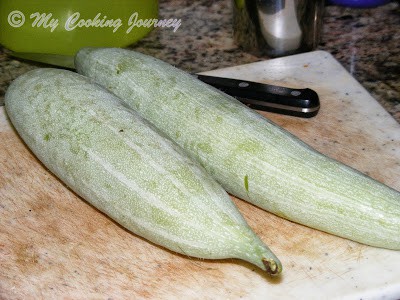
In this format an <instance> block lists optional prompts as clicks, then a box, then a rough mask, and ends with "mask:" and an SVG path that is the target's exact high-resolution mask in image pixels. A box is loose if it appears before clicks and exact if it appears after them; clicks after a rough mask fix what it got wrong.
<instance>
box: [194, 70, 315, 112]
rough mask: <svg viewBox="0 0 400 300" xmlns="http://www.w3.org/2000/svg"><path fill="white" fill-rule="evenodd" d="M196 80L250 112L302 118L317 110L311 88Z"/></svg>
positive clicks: (211, 79)
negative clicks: (235, 100) (231, 97)
mask: <svg viewBox="0 0 400 300" xmlns="http://www.w3.org/2000/svg"><path fill="white" fill-rule="evenodd" d="M196 76H197V78H198V79H199V80H201V81H203V82H204V83H207V84H209V85H211V86H214V87H215V88H217V89H219V90H221V91H222V92H224V93H226V94H228V95H231V96H233V97H235V98H237V99H238V100H239V101H241V102H243V103H244V104H246V105H248V106H249V107H251V108H253V109H258V110H264V111H271V112H276V113H281V114H286V115H293V116H298V117H303V118H310V117H313V116H315V115H316V114H317V113H318V111H319V107H320V102H319V97H318V94H317V93H316V92H315V91H314V90H311V89H308V88H306V89H292V88H288V87H282V86H275V85H270V84H264V83H259V82H253V81H247V80H238V79H232V78H223V77H215V76H208V75H200V74H196Z"/></svg>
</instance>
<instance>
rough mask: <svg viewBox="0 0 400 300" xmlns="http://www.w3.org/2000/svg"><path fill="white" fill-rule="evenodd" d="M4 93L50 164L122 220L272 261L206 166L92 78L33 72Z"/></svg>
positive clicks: (144, 232) (166, 238) (195, 247)
mask: <svg viewBox="0 0 400 300" xmlns="http://www.w3.org/2000/svg"><path fill="white" fill-rule="evenodd" d="M5 100H6V101H5V105H6V110H7V113H8V115H9V116H10V119H11V120H12V122H13V124H14V126H15V128H16V129H17V131H18V132H19V134H20V135H21V137H22V138H23V139H24V141H25V142H26V143H27V145H28V146H29V147H30V149H31V150H32V151H33V152H34V153H35V154H36V156H37V157H38V158H39V159H40V160H41V161H42V162H43V163H44V165H45V166H46V167H47V168H49V169H50V170H51V171H52V172H53V173H54V174H56V175H57V176H58V177H59V178H60V179H61V180H62V181H63V182H64V183H65V184H66V185H68V186H69V187H71V189H72V190H73V191H75V192H76V193H77V194H79V195H81V196H82V197H83V198H84V199H85V200H87V201H88V202H89V203H91V204H92V205H94V206H95V207H96V208H98V209H99V210H101V211H103V212H104V213H106V214H107V215H109V216H110V217H111V218H112V219H114V220H115V221H116V222H118V223H119V224H121V225H122V226H124V227H125V228H127V229H129V230H131V231H132V232H134V233H136V234H138V235H140V236H142V237H144V238H146V239H148V240H150V241H152V242H154V243H156V244H158V245H161V246H164V247H166V248H167V249H170V250H173V251H176V252H178V253H181V254H186V255H190V256H195V257H201V258H210V259H216V258H232V257H234V258H243V259H245V260H248V261H252V262H253V263H255V264H256V265H258V266H259V267H260V268H263V269H265V266H264V263H263V259H266V260H271V259H276V257H275V256H273V255H272V254H271V255H270V253H269V249H268V248H267V247H266V246H264V245H263V243H262V242H261V241H260V240H259V239H258V237H257V236H256V235H255V234H254V233H253V232H252V231H251V229H250V228H249V227H248V225H247V224H246V222H245V221H244V219H243V217H242V216H241V215H240V213H239V211H238V210H237V208H236V207H235V205H234V204H233V202H232V201H231V199H230V198H229V196H228V194H226V192H225V191H224V190H223V189H222V188H221V187H220V186H219V185H218V184H217V183H216V182H215V181H214V180H213V179H212V178H211V177H210V176H209V175H208V174H207V173H206V172H205V171H204V170H203V168H202V167H200V166H199V165H198V164H197V163H194V162H193V161H192V160H191V159H189V158H188V157H187V156H186V155H185V154H184V153H183V151H181V149H180V148H179V147H178V146H177V145H176V144H174V143H173V142H171V141H170V140H168V139H166V138H165V137H163V136H161V135H160V134H159V133H158V132H157V131H156V129H155V128H154V127H153V126H151V125H150V124H149V123H148V122H147V121H145V120H143V119H142V118H141V117H140V116H139V115H137V114H136V113H135V112H133V111H131V110H130V109H129V108H127V107H125V106H124V105H123V103H122V102H121V101H120V100H119V99H118V98H117V97H115V96H114V95H113V94H111V93H109V92H108V91H106V90H105V89H103V88H101V87H100V86H99V85H97V84H93V83H92V82H91V81H90V80H89V79H88V78H85V77H83V76H81V75H79V74H77V73H73V72H70V71H66V70H57V69H39V70H33V71H30V72H28V73H26V74H24V75H23V76H21V77H19V78H18V79H17V80H15V82H13V83H12V85H11V86H10V88H9V90H8V91H7V94H6V98H5ZM274 267H277V266H274ZM279 268H280V267H279Z"/></svg>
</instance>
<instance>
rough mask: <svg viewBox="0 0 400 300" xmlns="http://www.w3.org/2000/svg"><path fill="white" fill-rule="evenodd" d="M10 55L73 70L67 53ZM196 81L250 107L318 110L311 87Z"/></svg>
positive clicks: (300, 112) (297, 112) (302, 112)
mask: <svg viewBox="0 0 400 300" xmlns="http://www.w3.org/2000/svg"><path fill="white" fill-rule="evenodd" d="M11 55H13V56H16V57H19V58H23V59H28V60H35V61H39V62H43V63H47V64H51V65H56V66H61V67H64V68H69V69H74V68H75V66H74V58H73V57H72V56H67V55H47V54H41V53H15V52H13V53H11ZM194 76H196V77H197V78H198V79H199V80H201V81H203V82H205V83H207V84H209V85H211V86H214V87H215V88H217V89H219V90H221V91H222V92H224V93H226V94H228V95H231V96H233V97H235V98H236V99H238V100H239V101H241V102H243V103H244V104H246V105H248V106H249V107H250V108H253V109H257V110H263V111H270V112H275V113H280V114H285V115H292V116H297V117H303V118H310V117H313V116H315V115H316V114H317V113H318V110H319V107H320V104H319V98H318V94H317V93H316V92H315V91H313V90H311V89H308V88H306V89H292V88H288V87H282V86H275V85H269V84H265V83H259V82H252V81H247V80H238V79H232V78H223V77H215V76H209V75H202V74H195V75H194Z"/></svg>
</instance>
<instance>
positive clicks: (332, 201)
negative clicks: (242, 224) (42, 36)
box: [75, 48, 400, 250]
mask: <svg viewBox="0 0 400 300" xmlns="http://www.w3.org/2000/svg"><path fill="white" fill-rule="evenodd" d="M75 66H76V67H77V70H78V72H80V73H82V74H84V75H86V76H88V77H91V78H93V79H94V80H95V81H96V82H98V83H99V84H101V85H103V86H104V87H106V88H107V89H109V90H111V91H112V92H113V93H115V94H116V95H117V96H118V97H120V98H121V99H122V100H123V101H125V102H126V104H127V105H129V106H130V107H131V108H133V109H134V110H136V111H137V112H139V113H140V114H141V115H142V116H143V117H144V118H146V119H147V120H149V121H150V122H151V123H153V124H154V125H155V126H156V127H158V128H159V129H160V130H161V131H163V132H164V133H165V134H166V135H167V136H168V137H169V138H170V139H172V140H174V141H175V142H176V143H177V144H179V145H180V146H182V147H183V148H184V149H185V150H186V151H187V152H188V153H189V154H190V156H191V157H192V158H194V159H196V160H197V161H198V162H200V163H201V164H202V165H203V166H204V168H205V169H206V170H207V171H208V172H209V173H210V174H211V175H212V176H213V177H214V178H215V179H216V180H217V181H218V182H219V183H220V184H221V185H222V186H223V187H224V188H225V189H226V191H228V192H229V193H231V194H233V195H235V196H237V197H239V198H241V199H244V200H246V201H249V202H251V203H253V204H254V205H257V206H259V207H261V208H263V209H265V210H267V211H270V212H272V213H274V214H276V215H278V216H281V217H283V218H286V219H289V220H291V221H294V222H297V223H300V224H303V225H306V226H309V227H312V228H316V229H319V230H322V231H325V232H328V233H331V234H334V235H337V236H341V237H344V238H347V239H351V240H354V241H357V242H360V243H364V244H367V245H371V246H376V247H383V248H388V249H395V250H400V193H399V192H398V191H396V190H394V189H392V188H390V187H388V186H386V185H384V184H382V183H380V182H378V181H375V180H373V179H371V178H370V177H368V176H366V175H364V174H362V173H360V172H359V171H357V170H355V169H353V168H350V167H348V166H346V165H344V164H342V163H340V162H338V161H336V160H333V159H331V158H329V157H327V156H325V155H323V154H321V153H319V152H317V151H316V150H314V149H312V148H311V147H310V146H308V145H306V144H305V143H304V142H302V141H301V140H300V139H298V138H297V137H295V136H294V135H292V134H290V133H289V132H287V131H286V130H284V129H282V128H281V127H279V126H277V125H276V124H274V123H272V122H271V121H269V120H268V119H266V118H264V117H263V116H261V115H260V114H258V113H257V112H255V111H253V110H251V109H249V108H248V107H246V106H245V105H243V104H241V103H240V102H239V101H237V100H236V99H234V98H232V97H230V96H228V95H225V94H223V93H222V92H220V91H218V90H216V89H214V88H212V87H210V86H208V85H206V84H204V83H202V82H201V81H199V80H198V79H196V78H194V77H193V76H191V75H190V74H187V73H186V72H183V71H181V70H179V69H177V68H175V67H173V66H171V65H169V64H167V63H165V62H163V61H160V60H158V59H156V58H154V57H151V56H147V55H144V54H141V53H138V52H135V51H130V50H125V49H118V48H99V49H90V48H86V49H82V50H81V51H79V52H78V54H77V56H76V58H75Z"/></svg>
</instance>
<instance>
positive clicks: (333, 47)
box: [0, 0, 400, 122]
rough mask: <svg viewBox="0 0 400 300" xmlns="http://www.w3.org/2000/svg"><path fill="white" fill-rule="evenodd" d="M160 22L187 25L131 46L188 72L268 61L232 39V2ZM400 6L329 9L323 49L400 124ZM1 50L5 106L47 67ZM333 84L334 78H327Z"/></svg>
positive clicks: (193, 7)
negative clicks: (29, 74)
mask: <svg viewBox="0 0 400 300" xmlns="http://www.w3.org/2000/svg"><path fill="white" fill-rule="evenodd" d="M160 18H178V19H181V20H182V25H181V26H180V27H179V28H178V29H177V30H176V31H175V32H174V31H173V29H172V28H157V29H156V30H154V31H152V32H151V33H150V34H149V35H148V36H147V37H146V38H145V39H143V40H141V41H140V42H139V43H137V44H136V45H133V46H131V48H132V49H136V50H138V51H141V52H143V53H147V54H150V55H153V56H155V57H158V58H160V59H162V60H165V61H167V62H169V63H171V64H173V65H175V66H177V67H179V68H181V69H184V70H187V71H189V72H200V71H206V70H212V69H218V68H222V67H228V66H234V65H239V64H244V63H250V62H255V61H260V60H265V59H269V57H266V56H263V57H257V56H254V55H251V54H249V53H246V52H244V51H242V50H241V49H240V48H239V47H238V46H237V45H235V43H234V41H233V38H232V35H233V32H232V11H231V2H230V1H229V0H218V1H211V0H201V1H186V0H169V1H166V0H161V1H160ZM399 45H400V4H399V2H398V1H397V2H392V3H390V4H387V5H385V6H381V7H378V8H371V9H350V8H343V7H337V6H327V7H326V10H325V16H324V25H323V34H322V40H321V43H320V45H319V46H318V49H321V50H325V51H328V52H330V53H331V54H333V56H334V57H335V58H336V59H337V60H338V61H339V62H340V63H341V64H342V65H343V66H344V67H345V68H346V69H347V70H348V71H349V72H350V73H351V74H352V75H353V76H354V77H355V78H356V79H357V80H358V81H359V82H360V83H361V84H362V85H363V86H364V87H365V88H366V89H367V90H368V91H369V92H370V93H371V94H372V96H373V97H374V98H375V99H376V100H378V101H379V102H380V103H381V104H382V106H383V107H384V108H385V109H386V110H387V111H388V112H389V113H390V114H391V115H392V116H393V117H394V118H395V119H396V120H397V121H398V122H400V47H399ZM6 52H7V51H5V50H4V49H3V48H0V70H1V71H0V104H2V103H3V101H4V93H5V90H6V89H7V87H8V85H9V83H10V82H11V81H12V80H13V79H14V78H16V77H17V76H18V75H20V74H22V73H24V72H26V71H27V70H30V69H33V68H37V67H41V66H43V65H41V64H37V63H31V62H26V61H17V60H15V59H13V58H11V57H9V56H8V55H7V54H6ZM327 80H329V78H327Z"/></svg>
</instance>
